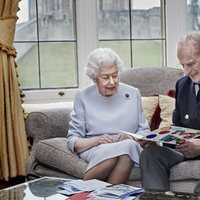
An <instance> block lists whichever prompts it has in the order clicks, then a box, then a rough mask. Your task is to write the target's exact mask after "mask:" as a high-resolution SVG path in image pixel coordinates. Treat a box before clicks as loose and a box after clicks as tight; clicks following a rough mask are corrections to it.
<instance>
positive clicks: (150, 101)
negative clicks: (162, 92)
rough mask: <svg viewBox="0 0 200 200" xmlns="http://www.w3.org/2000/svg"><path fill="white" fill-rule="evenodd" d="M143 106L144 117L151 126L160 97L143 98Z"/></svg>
mask: <svg viewBox="0 0 200 200" xmlns="http://www.w3.org/2000/svg"><path fill="white" fill-rule="evenodd" d="M142 106H143V110H144V115H145V117H146V119H147V121H148V123H149V126H150V125H151V121H152V117H153V114H154V112H155V109H156V107H157V106H158V96H150V97H142Z"/></svg>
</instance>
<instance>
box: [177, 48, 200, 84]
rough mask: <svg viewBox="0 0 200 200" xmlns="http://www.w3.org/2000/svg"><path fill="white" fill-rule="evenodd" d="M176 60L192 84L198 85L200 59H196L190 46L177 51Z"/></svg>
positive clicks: (199, 79) (199, 81)
mask: <svg viewBox="0 0 200 200" xmlns="http://www.w3.org/2000/svg"><path fill="white" fill-rule="evenodd" d="M178 59H179V61H180V64H181V65H182V66H183V69H184V72H185V74H186V75H187V76H189V77H190V78H191V80H192V81H193V82H194V83H198V84H199V83H200V57H199V58H197V57H196V56H195V54H194V50H193V48H192V47H191V46H188V47H187V48H186V46H184V47H182V48H180V49H179V50H178Z"/></svg>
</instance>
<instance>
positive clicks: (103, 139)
mask: <svg viewBox="0 0 200 200" xmlns="http://www.w3.org/2000/svg"><path fill="white" fill-rule="evenodd" d="M113 142H115V141H114V138H113V137H112V136H110V135H108V134H103V135H102V136H100V137H99V144H106V143H113Z"/></svg>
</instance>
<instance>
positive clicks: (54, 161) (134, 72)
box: [25, 67, 200, 192]
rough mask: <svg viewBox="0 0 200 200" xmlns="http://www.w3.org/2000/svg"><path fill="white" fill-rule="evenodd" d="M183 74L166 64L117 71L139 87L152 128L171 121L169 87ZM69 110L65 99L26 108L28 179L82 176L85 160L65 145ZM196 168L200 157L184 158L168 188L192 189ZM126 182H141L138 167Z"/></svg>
mask: <svg viewBox="0 0 200 200" xmlns="http://www.w3.org/2000/svg"><path fill="white" fill-rule="evenodd" d="M183 75H184V74H183V71H182V70H181V69H175V68H169V67H154V68H131V69H127V70H125V71H123V72H122V73H121V74H120V81H121V82H123V83H126V84H129V85H132V86H134V87H137V88H139V90H140V92H141V96H142V104H143V108H144V114H145V116H146V118H147V120H148V122H149V125H150V127H151V130H154V129H155V128H158V127H159V126H169V125H170V124H171V123H172V122H171V113H172V111H173V109H174V102H175V100H174V98H173V95H171V96H170V95H169V91H174V87H175V82H176V80H177V79H179V78H180V77H182V76H183ZM71 110H72V106H69V105H68V104H64V103H58V104H52V106H45V105H41V106H39V107H38V108H37V109H35V110H29V114H28V116H27V117H26V119H25V127H26V131H27V134H28V137H29V140H30V145H31V151H30V155H29V158H28V160H27V165H26V176H27V179H28V180H32V179H35V178H39V177H43V176H53V177H62V178H71V179H81V178H83V175H84V171H85V169H86V167H87V163H86V162H85V161H84V160H82V159H81V158H79V157H78V155H76V154H73V153H72V152H71V151H70V150H69V149H68V147H67V139H66V136H67V131H68V122H69V120H70V112H71ZM156 115H157V116H156ZM153 121H154V122H153ZM155 123H157V125H155ZM199 169H200V161H185V162H183V163H181V164H178V165H176V166H174V167H173V168H171V172H170V187H171V190H172V191H178V192H192V191H193V188H194V185H195V183H196V182H197V181H198V179H199V178H200V170H199ZM127 184H131V185H135V186H141V177H140V168H139V167H133V168H132V171H131V174H130V177H129V180H128V181H127Z"/></svg>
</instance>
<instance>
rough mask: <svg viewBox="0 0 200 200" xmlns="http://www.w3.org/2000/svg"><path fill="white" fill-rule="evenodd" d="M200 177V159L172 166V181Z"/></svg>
mask: <svg viewBox="0 0 200 200" xmlns="http://www.w3.org/2000/svg"><path fill="white" fill-rule="evenodd" d="M192 179H200V160H189V161H185V162H182V163H180V164H178V165H175V166H174V167H172V168H171V174H170V181H176V180H192Z"/></svg>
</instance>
